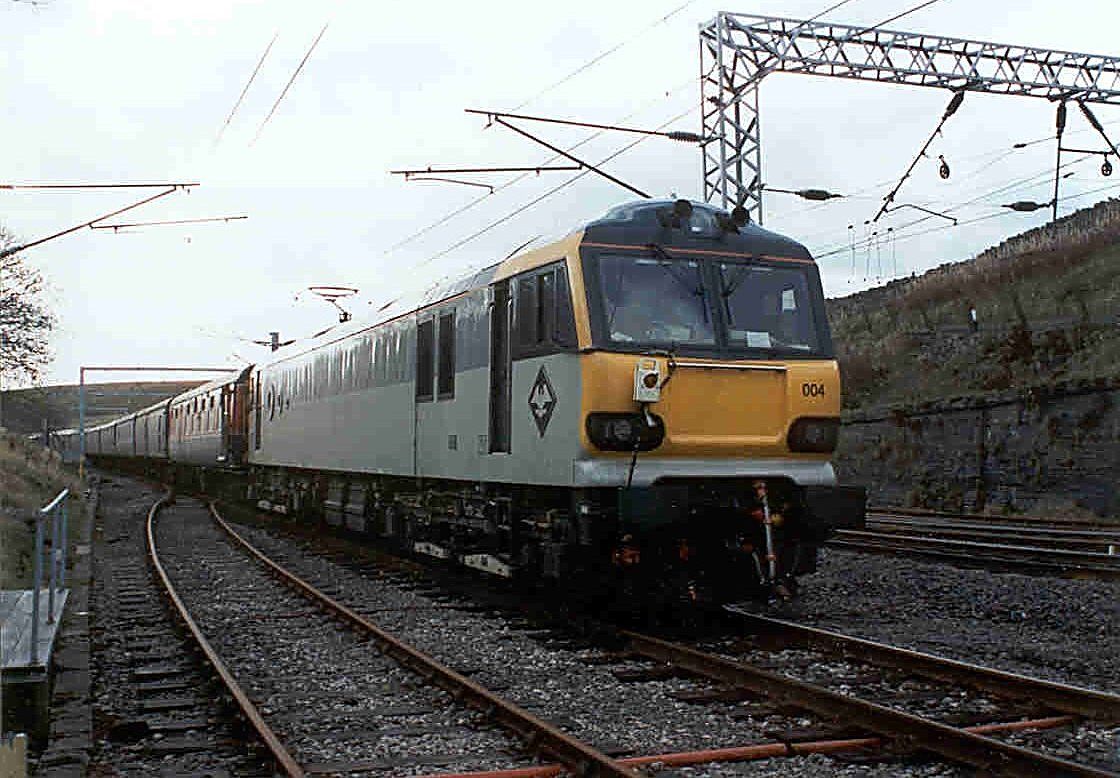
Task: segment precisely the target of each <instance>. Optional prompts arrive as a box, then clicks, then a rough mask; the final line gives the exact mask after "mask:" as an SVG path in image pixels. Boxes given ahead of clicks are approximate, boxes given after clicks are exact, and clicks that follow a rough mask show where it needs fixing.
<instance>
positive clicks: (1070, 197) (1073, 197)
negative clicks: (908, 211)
mask: <svg viewBox="0 0 1120 778" xmlns="http://www.w3.org/2000/svg"><path fill="white" fill-rule="evenodd" d="M1117 188H1120V182H1118V183H1115V184H1108V185H1106V186H1102V187H1098V188H1096V189H1090V190H1088V191H1085V192H1078V193H1077V194H1072V195H1067V196H1065V197H1061V198H1059V200H1060V202H1066V201H1069V200H1076V199H1078V198H1081V197H1089V196H1090V195H1094V194H1099V193H1100V192H1105V191H1109V190H1112V189H1117ZM1001 216H1019V217H1020V218H1022V214H1020V213H1018V212H1016V211H1010V210H1006V209H1000V210H999V211H996V212H995V213H989V214H985V215H983V216H977V217H975V218H972V219H966V220H964V221H962V222H960V223H959V224H958V225H955V226H957V227H964V226H967V225H969V224H976V223H977V222H982V221H988V220H989V219H996V218H999V217H1001ZM916 223H917V222H911V223H910V224H911V226H912V225H914V224H916ZM899 229H900V230H901V229H903V228H899ZM951 229H954V225H952V224H945V225H941V224H939V225H937V226H935V227H929V228H927V229H924V230H919V231H917V232H909V233H906V234H903V235H899V234H895V236H894V239H895V241H896V242H902V241H904V240H910V239H912V238H918V237H922V236H923V235H929V234H931V233H934V232H941V231H943V230H951ZM864 245H867V244H864ZM857 246H858V244H857ZM848 250H849V247H848V246H847V245H845V246H841V247H838V248H834V249H831V250H829V251H824V252H821V253H817V254H815V257H816V258H817V260H821V259H824V258H825V257H830V256H834V255H836V254H841V253H843V252H845V251H848Z"/></svg>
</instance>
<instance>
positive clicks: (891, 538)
mask: <svg viewBox="0 0 1120 778" xmlns="http://www.w3.org/2000/svg"><path fill="white" fill-rule="evenodd" d="M829 545H831V546H833V547H836V548H848V549H852V550H856V551H868V552H874V553H885V554H895V555H911V556H918V557H923V558H926V559H935V560H939V561H947V562H952V563H956V564H961V565H966V566H974V567H985V568H990V569H998V570H1006V571H1014V572H1023V573H1030V574H1036V575H1059V576H1067V577H1078V578H1100V579H1105V580H1120V526H1116V525H1111V526H1110V525H1108V524H1100V523H1091V522H1081V523H1069V522H1062V521H1051V522H1046V521H1044V520H1042V519H1039V518H1036V517H1031V518H1025V517H1015V518H1002V517H983V516H965V517H960V516H949V515H945V514H923V513H900V512H882V513H879V512H876V513H870V514H868V517H867V527H866V529H864V530H839V531H838V532H837V533H836V536H835V537H834V538H833V539H832V540H830V541H829Z"/></svg>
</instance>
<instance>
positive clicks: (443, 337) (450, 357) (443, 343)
mask: <svg viewBox="0 0 1120 778" xmlns="http://www.w3.org/2000/svg"><path fill="white" fill-rule="evenodd" d="M436 399H438V400H454V399H455V309H454V308H452V309H451V310H449V311H443V312H441V313H440V315H439V333H438V335H437V336H436Z"/></svg>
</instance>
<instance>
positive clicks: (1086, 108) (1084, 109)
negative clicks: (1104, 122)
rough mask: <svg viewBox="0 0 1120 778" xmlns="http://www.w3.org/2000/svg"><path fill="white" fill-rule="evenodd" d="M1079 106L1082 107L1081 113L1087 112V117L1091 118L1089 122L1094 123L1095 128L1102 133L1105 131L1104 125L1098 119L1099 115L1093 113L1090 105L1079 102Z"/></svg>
mask: <svg viewBox="0 0 1120 778" xmlns="http://www.w3.org/2000/svg"><path fill="white" fill-rule="evenodd" d="M1077 107H1078V108H1080V109H1081V113H1083V114H1085V118H1086V119H1088V120H1089V124H1091V125H1093V129H1094V130H1096V131H1097V132H1100V133H1103V132H1104V127H1102V126H1101V123H1100V122H1099V121H1097V117H1096V116H1094V115H1093V112H1092V111H1090V110H1089V106H1087V105H1085V103H1080V102H1079V103H1078V104H1077Z"/></svg>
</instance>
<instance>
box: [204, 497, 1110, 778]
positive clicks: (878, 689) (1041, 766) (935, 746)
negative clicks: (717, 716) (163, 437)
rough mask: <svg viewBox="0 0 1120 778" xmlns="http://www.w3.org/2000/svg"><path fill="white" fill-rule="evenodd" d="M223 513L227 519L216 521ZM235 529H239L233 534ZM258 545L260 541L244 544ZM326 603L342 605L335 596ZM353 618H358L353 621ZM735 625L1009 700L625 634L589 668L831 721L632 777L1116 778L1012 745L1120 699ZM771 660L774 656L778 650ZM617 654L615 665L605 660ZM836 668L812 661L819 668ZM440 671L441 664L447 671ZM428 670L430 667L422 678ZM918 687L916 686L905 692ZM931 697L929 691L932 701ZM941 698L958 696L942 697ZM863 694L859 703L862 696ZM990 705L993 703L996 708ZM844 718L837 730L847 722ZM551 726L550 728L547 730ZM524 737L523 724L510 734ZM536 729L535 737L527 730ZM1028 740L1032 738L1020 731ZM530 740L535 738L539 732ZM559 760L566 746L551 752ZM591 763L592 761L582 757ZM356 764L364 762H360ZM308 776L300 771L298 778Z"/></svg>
mask: <svg viewBox="0 0 1120 778" xmlns="http://www.w3.org/2000/svg"><path fill="white" fill-rule="evenodd" d="M215 517H216V514H215ZM231 531H232V530H231ZM237 542H239V543H244V544H245V545H246V546H247V545H248V541H246V540H244V539H241V540H239V541H237ZM255 554H260V556H257V557H256V558H257V560H258V561H259V562H260V563H261V564H262V565H265V566H267V567H268V568H269V569H270V570H272V571H273V572H275V573H277V574H278V575H279V574H280V571H279V565H278V564H277V563H276V562H275V561H273V560H266V558H265V557H264V555H263V554H262V553H261V552H259V551H257V552H255ZM286 580H288V586H289V587H292V588H295V589H298V590H300V592H301V593H303V594H304V595H305V596H306V595H308V594H309V593H310V591H309V590H310V589H312V588H314V587H312V586H311V585H310V584H309V583H307V582H306V581H301V582H296V581H298V580H299V579H295V578H287V579H286ZM326 599H328V600H329V599H330V597H329V596H328V597H327V598H326ZM335 605H336V606H337V607H338V608H340V609H341V610H337V611H334V612H335V613H336V615H338V616H339V617H341V618H343V619H345V620H347V621H350V622H352V623H356V622H353V619H358V620H360V621H364V620H365V619H364V618H363V617H362V616H359V615H358V614H356V613H354V612H353V611H350V610H349V609H348V608H347V606H346V605H344V604H341V603H337V602H336V603H335ZM347 613H349V614H351V615H349V616H348V615H346V614H347ZM730 618H732V619H733V621H732V626H733V630H734V631H735V632H736V633H741V634H748V633H750V634H757V635H759V636H760V639H763V640H765V641H771V642H774V641H776V642H777V643H780V644H781V645H782V646H783V647H784V648H783V650H788V648H789V647H790V646H796V647H797V648H798V649H799V650H811V651H815V652H822V653H824V654H826V655H828V656H831V657H833V658H836V657H840V660H841V661H844V662H852V661H855V660H856V659H858V661H859V662H860V663H863V664H868V663H869V664H871V665H873V666H875V667H877V668H889V669H890V670H891V671H894V672H897V673H899V674H900V677H901V678H903V679H909V678H912V677H920V678H922V679H924V680H925V681H927V682H930V683H932V682H937V683H939V684H941V685H942V687H944V685H945V684H948V685H949V688H951V689H956V688H958V687H967V688H968V689H971V690H975V691H976V692H977V693H978V694H979V695H980V696H981V697H984V698H985V700H986V699H987V698H988V697H990V698H995V699H999V700H1001V701H1002V702H1004V703H1005V704H1002V705H1000V706H999V707H998V709H992V710H988V711H987V712H986V713H985V715H983V716H979V717H977V716H975V715H973V718H978V719H979V720H978V721H974V722H971V723H966V722H963V721H952V722H946V721H938V720H936V718H935V717H931V716H928V715H921V714H916V713H914V712H910V711H907V710H904V709H898V708H896V707H893V706H888V705H885V704H880V703H877V702H872V701H869V700H867V699H861V697H863V696H864V694H865V692H864V691H863V690H862V689H861V688H858V687H857V688H855V689H854V690H853V689H852V688H848V689H844V690H841V691H837V690H835V689H830V688H828V685H827V684H822V683H819V682H817V681H816V680H814V681H805V680H800V679H798V678H795V677H793V676H792V675H790V674H788V673H787V672H786V669H787V665H788V666H789V667H794V668H797V667H804V666H805V660H804V659H802V660H801V661H800V662H787V661H786V660H785V659H782V658H781V657H779V658H777V659H774V658H771V659H769V660H767V659H766V658H765V656H766V653H765V652H764V654H763V659H762V660H758V658H757V657H748V658H746V659H744V658H742V657H735V656H727V655H726V652H724V651H721V650H717V651H713V650H706V649H701V648H697V647H695V646H688V645H682V644H678V643H673V642H670V641H666V640H662V639H659V638H656V637H652V636H648V635H642V634H639V633H634V632H623V633H621V634H620V640H621V641H622V644H621V647H619V648H618V650H616V651H611V652H607V653H606V654H602V653H600V654H599V655H598V656H597V655H596V653H595V652H593V653H592V654H591V655H589V656H588V657H587V658H586V661H587V663H588V664H606V663H612V662H615V663H624V664H625V663H633V662H639V663H642V662H644V663H646V665H645V666H639V667H637V668H635V667H633V666H629V667H622V668H621V669H619V670H617V671H616V677H618V678H620V679H622V680H624V681H625V682H627V683H637V684H641V683H642V682H644V681H650V680H656V679H663V678H666V677H674V676H675V677H687V678H689V679H695V680H696V681H697V682H698V683H699V684H700V686H698V687H696V688H693V689H691V690H685V691H684V692H682V693H681V696H680V697H678V698H677V699H687V701H689V702H693V703H704V702H709V701H716V702H719V701H723V702H726V701H728V700H732V699H739V700H741V699H743V698H750V699H753V700H757V701H759V702H760V703H761V704H763V705H769V706H771V707H778V708H792V709H797V710H800V711H801V712H802V715H804V713H805V712H809V713H811V714H812V716H813V717H814V718H816V719H818V720H820V721H822V722H825V724H824V727H823V728H818V729H817V730H815V731H813V732H801V733H798V734H793V735H791V734H789V733H788V732H787V733H785V734H784V735H777V737H778V742H769V743H751V744H748V745H745V746H741V747H732V748H714V749H707V750H700V751H688V752H673V753H664V754H655V755H643V756H631V757H626V758H618V759H617V760H614V761H615V763H616V764H617V765H618V769H620V770H628V769H630V768H632V767H636V766H641V765H643V764H653V763H658V764H662V765H665V766H673V765H694V764H702V763H705V762H719V761H737V760H743V759H758V758H769V757H782V756H786V757H788V756H795V755H799V754H807V753H836V754H853V753H855V754H863V755H864V756H866V755H868V754H871V755H878V758H890V757H891V756H892V755H894V756H897V755H898V754H911V753H917V752H925V753H932V754H935V755H937V756H939V757H942V758H944V759H947V760H949V761H952V762H956V763H961V764H965V765H969V766H971V767H974V768H977V769H980V770H984V771H987V772H991V773H995V774H1005V775H1016V776H1018V775H1046V776H1051V775H1078V776H1100V775H1113V774H1114V773H1111V772H1109V771H1108V770H1107V769H1103V768H1101V767H1094V766H1092V765H1086V764H1079V763H1077V762H1076V761H1072V760H1070V759H1065V758H1061V757H1058V756H1054V755H1053V754H1051V753H1046V752H1045V751H1043V750H1039V749H1032V748H1025V747H1023V746H1020V745H1016V744H1014V743H1012V742H1009V739H1010V738H1013V737H1016V736H1017V735H1016V734H1015V733H1023V732H1026V731H1040V730H1046V729H1048V728H1055V727H1069V726H1071V725H1074V724H1075V723H1076V722H1078V721H1080V720H1083V719H1091V720H1093V721H1095V722H1098V723H1102V724H1103V723H1111V722H1115V721H1120V697H1116V696H1113V695H1107V694H1102V693H1099V692H1094V691H1091V690H1085V689H1079V688H1076V687H1071V686H1065V685H1062V684H1056V683H1050V682H1045V681H1039V680H1037V679H1031V678H1027V677H1024V676H1017V675H1014V674H1010V673H1001V672H999V671H994V670H990V669H988V668H983V667H978V666H975V665H968V664H965V663H961V662H954V661H952V660H947V659H942V658H939V657H934V656H930V655H927V654H921V653H919V652H913V651H906V650H904V649H898V648H894V647H891V646H885V645H882V644H877V643H872V642H870V641H863V640H860V639H857V638H851V637H848V636H844V635H839V634H837V633H830V632H826V631H824V630H816V629H813V628H807V627H802V626H799V625H794V624H791V623H788V622H781V621H777V620H774V619H766V618H763V617H759V616H755V615H751V614H747V613H742V612H739V613H734V614H731V615H730ZM766 652H770V654H772V653H773V649H772V648H768V649H766ZM604 657H605V658H604ZM819 661H824V660H810V663H809V664H810V666H811V665H812V664H813V663H814V662H819ZM437 664H438V663H437ZM421 672H423V671H421ZM906 683H910V681H907V680H904V681H903V685H905V684H906ZM868 692H869V693H872V694H882V693H883V692H882V682H881V680H880V679H876V680H875V682H874V683H870V688H869V690H868ZM929 694H931V692H930V691H928V690H923V691H921V692H920V694H919V697H920V696H922V695H927V696H928V695H929ZM937 694H938V695H944V694H947V693H946V692H944V688H942V691H940V692H937ZM857 695H858V696H857ZM989 707H990V706H989ZM837 721H839V722H843V725H842V726H837V724H836V723H835V722H837ZM546 726H548V725H546ZM510 728H511V729H513V730H514V731H518V727H516V726H513V727H510ZM521 732H522V733H524V731H523V730H521ZM1019 736H1020V737H1022V735H1019ZM528 737H529V739H530V741H532V740H533V736H531V735H530V736H528ZM546 750H547V751H548V752H551V753H559V752H560V749H555V750H554V749H546ZM581 759H582V760H583V761H580V760H581ZM575 764H577V765H580V766H579V767H577V768H574V769H579V770H584V771H586V770H588V769H589V768H588V764H589V763H588V762H587V761H586V757H583V756H582V755H580V756H576V762H575ZM572 765H573V763H572V762H571V761H568V762H561V763H560V764H559V765H556V764H552V765H549V764H545V765H540V764H537V765H522V766H519V767H516V768H513V769H512V770H510V771H505V772H502V771H499V772H498V774H499V775H501V774H505V775H509V776H519V777H520V778H530V776H547V775H556V774H558V773H559V772H560V771H562V770H565V769H567V770H572V769H573V766H572ZM351 767H353V765H351ZM294 774H298V773H294Z"/></svg>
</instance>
